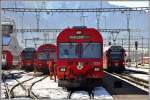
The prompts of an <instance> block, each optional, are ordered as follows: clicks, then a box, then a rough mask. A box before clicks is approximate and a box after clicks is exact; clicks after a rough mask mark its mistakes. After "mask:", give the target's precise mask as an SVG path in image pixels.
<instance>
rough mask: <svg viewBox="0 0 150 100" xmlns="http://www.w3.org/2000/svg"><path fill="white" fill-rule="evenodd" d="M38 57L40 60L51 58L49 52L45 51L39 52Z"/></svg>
mask: <svg viewBox="0 0 150 100" xmlns="http://www.w3.org/2000/svg"><path fill="white" fill-rule="evenodd" d="M38 59H39V60H48V59H49V54H48V53H45V52H42V53H39V54H38Z"/></svg>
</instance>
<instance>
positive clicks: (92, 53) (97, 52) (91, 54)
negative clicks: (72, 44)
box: [82, 43, 102, 58]
mask: <svg viewBox="0 0 150 100" xmlns="http://www.w3.org/2000/svg"><path fill="white" fill-rule="evenodd" d="M82 45H83V54H82V58H100V57H101V56H102V53H101V51H102V45H101V44H100V43H82Z"/></svg>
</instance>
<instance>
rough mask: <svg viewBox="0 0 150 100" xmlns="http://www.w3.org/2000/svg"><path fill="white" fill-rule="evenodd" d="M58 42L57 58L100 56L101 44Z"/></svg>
mask: <svg viewBox="0 0 150 100" xmlns="http://www.w3.org/2000/svg"><path fill="white" fill-rule="evenodd" d="M69 45H70V43H59V46H58V48H59V58H100V57H101V56H102V53H101V51H102V45H101V44H100V43H80V44H78V43H72V47H71V48H70V46H69Z"/></svg>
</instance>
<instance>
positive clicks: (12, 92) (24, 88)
mask: <svg viewBox="0 0 150 100" xmlns="http://www.w3.org/2000/svg"><path fill="white" fill-rule="evenodd" d="M40 76H43V75H38V76H35V77H32V78H29V79H27V80H24V81H22V82H20V81H18V80H17V79H15V80H16V81H17V82H18V84H16V85H15V86H13V87H12V88H11V89H10V94H11V95H12V97H13V98H14V97H15V94H14V89H15V88H16V87H18V86H21V88H22V89H23V90H24V91H25V93H26V94H27V97H30V98H32V99H38V96H36V95H35V94H34V93H33V92H32V87H33V86H34V84H36V83H37V82H39V81H42V80H43V79H45V78H46V77H48V76H45V77H42V78H40V79H38V80H36V81H34V82H32V83H31V85H30V86H29V88H27V86H25V85H24V83H26V82H29V81H30V80H33V79H36V78H37V77H40Z"/></svg>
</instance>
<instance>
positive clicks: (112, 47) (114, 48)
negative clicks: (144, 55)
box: [109, 46, 123, 51]
mask: <svg viewBox="0 0 150 100" xmlns="http://www.w3.org/2000/svg"><path fill="white" fill-rule="evenodd" d="M109 49H111V50H114V51H116V50H122V49H123V47H122V46H110V48H109Z"/></svg>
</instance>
